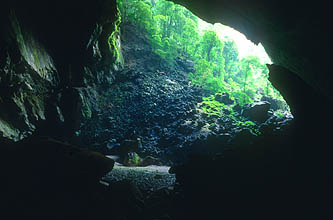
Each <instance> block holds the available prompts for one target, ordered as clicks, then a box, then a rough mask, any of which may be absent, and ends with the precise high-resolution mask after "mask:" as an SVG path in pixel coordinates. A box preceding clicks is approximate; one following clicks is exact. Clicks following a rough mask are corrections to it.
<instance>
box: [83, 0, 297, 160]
mask: <svg viewBox="0 0 333 220" xmlns="http://www.w3.org/2000/svg"><path fill="white" fill-rule="evenodd" d="M118 9H119V10H118V16H119V17H118V22H116V24H115V25H116V28H115V29H116V30H115V31H114V32H113V33H112V34H111V35H110V37H109V45H110V48H111V49H113V50H114V51H115V55H116V64H117V68H116V69H117V70H116V74H115V83H114V84H113V85H112V86H111V87H110V88H108V89H106V90H105V91H104V92H103V94H102V97H103V102H104V105H105V109H104V113H103V116H102V117H103V118H104V121H103V123H104V124H103V125H100V126H99V127H98V129H99V130H97V131H96V134H97V136H96V137H95V138H94V139H92V138H91V136H89V135H88V133H87V132H90V130H89V128H90V127H91V124H87V126H85V127H83V128H81V129H80V130H78V131H77V134H78V137H79V138H81V139H83V140H84V143H90V144H92V145H95V146H100V147H99V149H98V150H99V151H102V152H104V153H105V154H106V155H116V156H115V157H114V158H117V160H118V161H121V163H122V164H128V165H133V166H135V165H139V164H142V165H143V164H145V163H144V162H143V161H144V160H143V158H144V157H148V158H149V160H151V161H150V163H157V164H163V165H173V164H177V163H181V162H183V161H184V160H185V159H186V158H187V157H188V155H189V154H191V153H205V154H216V153H223V148H230V147H231V146H232V144H233V143H234V142H235V141H236V142H237V136H238V135H240V134H242V133H248V134H247V135H248V136H249V137H252V136H254V137H257V136H261V133H262V132H263V130H264V128H265V129H266V128H268V127H269V129H270V130H274V131H278V130H279V129H280V128H281V127H283V126H284V124H283V123H282V122H286V121H288V122H289V120H291V119H292V115H291V113H290V109H289V106H288V104H287V103H286V102H285V100H284V99H283V97H282V96H281V95H280V93H279V92H278V91H277V90H276V89H275V88H274V87H273V86H272V85H271V83H270V82H269V81H268V72H269V71H268V68H267V67H266V64H271V63H272V62H271V60H270V58H269V56H268V55H267V53H266V52H265V49H264V48H263V46H262V45H261V44H259V45H255V44H253V43H252V42H250V41H249V40H247V39H246V37H245V36H244V35H243V34H241V33H239V32H238V31H236V30H234V29H232V28H230V27H228V26H225V25H222V24H220V23H217V24H209V23H207V22H205V21H203V20H201V19H200V18H198V17H197V16H195V15H194V14H193V13H192V12H190V11H189V10H187V9H186V8H184V7H182V6H180V5H177V4H174V3H172V2H169V1H164V0H158V1H156V0H154V1H148V0H147V1H136V0H123V1H118ZM266 122H267V123H266ZM273 124H275V127H274V126H273ZM93 128H96V126H94V127H93ZM242 135H243V134H242ZM88 138H89V139H88ZM220 141H221V142H220ZM92 142H94V143H92ZM209 142H212V144H209ZM214 142H216V143H214ZM102 145H103V146H102ZM205 145H221V146H213V147H212V148H211V149H209V147H205ZM101 146H102V147H101ZM149 160H148V161H149Z"/></svg>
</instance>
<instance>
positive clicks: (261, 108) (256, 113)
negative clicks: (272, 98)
mask: <svg viewBox="0 0 333 220" xmlns="http://www.w3.org/2000/svg"><path fill="white" fill-rule="evenodd" d="M270 106H271V104H270V103H269V102H266V101H260V102H254V103H251V104H248V105H246V106H245V108H244V109H243V110H242V115H243V116H245V117H247V118H248V119H250V120H251V121H256V122H259V123H262V122H265V121H266V120H267V119H268V110H269V109H270Z"/></svg>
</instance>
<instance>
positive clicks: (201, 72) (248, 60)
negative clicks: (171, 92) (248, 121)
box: [118, 0, 284, 105]
mask: <svg viewBox="0 0 333 220" xmlns="http://www.w3.org/2000/svg"><path fill="white" fill-rule="evenodd" d="M118 7H119V10H120V12H121V20H122V22H125V23H134V24H135V25H137V27H138V28H140V29H142V30H143V31H145V32H146V33H147V36H148V38H149V40H150V42H151V47H152V50H153V52H154V53H156V54H157V55H158V56H160V57H161V58H162V59H164V60H165V61H166V62H168V63H169V64H172V63H174V62H175V60H176V58H177V57H183V58H186V59H190V60H192V61H193V62H194V63H195V66H194V67H195V71H194V72H192V73H188V75H189V78H190V80H192V82H193V83H194V84H198V85H200V86H201V87H202V88H203V89H205V90H206V91H207V92H209V93H211V94H215V93H222V92H223V93H228V94H229V96H230V97H231V98H232V99H233V100H235V103H237V104H239V105H245V104H249V103H251V102H253V101H254V100H260V99H261V97H262V96H268V97H271V98H274V99H277V100H282V101H283V102H284V100H283V98H282V97H281V95H280V94H279V93H278V92H277V91H276V90H275V89H274V87H273V86H272V85H271V84H270V82H269V81H268V80H267V78H268V69H267V67H266V65H265V64H263V63H261V62H260V59H259V58H258V57H256V56H247V57H243V58H240V57H239V52H238V48H237V45H236V43H235V41H234V40H233V39H231V38H228V37H223V38H222V37H220V36H219V35H218V33H217V32H216V31H215V30H214V28H210V27H207V29H206V30H201V29H200V28H199V18H197V17H196V16H195V15H194V14H193V13H192V12H190V11H189V10H187V9H186V8H184V7H182V6H180V5H176V4H174V3H173V2H170V1H165V0H118Z"/></svg>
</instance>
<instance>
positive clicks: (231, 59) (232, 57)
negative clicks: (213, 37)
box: [222, 39, 240, 79]
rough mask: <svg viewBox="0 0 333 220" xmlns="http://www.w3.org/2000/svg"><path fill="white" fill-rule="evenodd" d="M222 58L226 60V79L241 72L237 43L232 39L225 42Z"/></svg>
mask: <svg viewBox="0 0 333 220" xmlns="http://www.w3.org/2000/svg"><path fill="white" fill-rule="evenodd" d="M222 56H223V58H224V60H225V72H226V76H225V78H226V79H229V78H230V77H231V76H232V75H235V74H237V73H238V72H239V71H240V68H239V58H238V56H239V55H238V48H237V45H236V43H235V41H233V40H231V39H226V40H225V41H224V48H223V54H222Z"/></svg>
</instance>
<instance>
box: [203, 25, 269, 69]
mask: <svg viewBox="0 0 333 220" xmlns="http://www.w3.org/2000/svg"><path fill="white" fill-rule="evenodd" d="M199 29H200V30H202V31H203V30H205V29H206V30H207V29H213V30H215V31H216V33H217V34H218V36H219V37H220V39H221V40H223V38H225V37H229V38H231V39H233V40H234V41H235V43H236V45H237V47H238V52H239V58H240V59H242V58H243V57H246V56H250V55H253V56H257V57H259V59H260V61H261V63H270V64H271V63H272V61H271V59H270V58H269V56H268V55H267V53H266V51H265V49H264V47H263V46H262V45H261V44H260V43H259V44H258V45H256V44H254V43H252V42H251V41H249V40H248V39H247V38H246V37H245V35H244V34H242V33H240V32H238V31H236V30H235V29H233V28H231V27H228V26H225V25H223V24H221V23H216V24H214V25H212V24H209V23H207V22H205V21H203V20H201V19H199Z"/></svg>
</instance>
